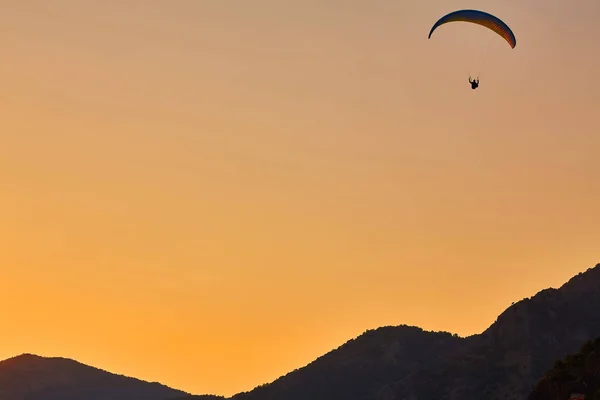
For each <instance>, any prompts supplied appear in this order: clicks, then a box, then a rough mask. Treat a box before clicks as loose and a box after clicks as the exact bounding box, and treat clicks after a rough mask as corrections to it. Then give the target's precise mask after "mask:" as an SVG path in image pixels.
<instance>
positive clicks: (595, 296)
mask: <svg viewBox="0 0 600 400" xmlns="http://www.w3.org/2000/svg"><path fill="white" fill-rule="evenodd" d="M459 317H460V316H457V318H459ZM597 337H600V264H598V265H596V267H595V268H590V269H588V270H587V271H586V272H584V273H580V274H578V275H577V276H575V277H573V278H572V279H571V280H569V281H568V282H567V283H565V284H564V285H563V286H562V287H560V288H559V289H545V290H542V291H541V292H539V293H538V294H536V295H535V296H534V297H532V298H527V299H524V300H521V301H519V302H517V303H515V304H513V305H512V306H510V307H508V309H506V310H505V311H504V312H503V313H502V314H501V315H500V316H499V317H498V318H497V320H496V322H494V324H492V325H491V326H490V327H489V328H488V329H487V330H485V331H484V332H483V333H481V334H478V335H473V336H469V337H467V338H461V337H458V336H457V335H452V334H450V333H448V332H427V331H424V330H422V329H420V328H417V327H409V326H397V327H382V328H379V329H375V330H369V331H367V332H365V333H364V334H362V335H360V336H359V337H357V338H356V339H352V340H350V341H348V342H347V343H345V344H343V345H342V346H340V347H338V348H337V349H335V350H332V351H331V352H329V353H327V354H325V355H323V356H321V357H319V358H318V359H316V360H315V361H313V362H311V363H310V364H308V365H306V366H305V367H302V368H299V369H297V370H295V371H292V372H290V373H288V374H286V375H285V376H282V377H281V378H279V379H277V380H275V381H274V382H272V383H269V384H265V385H261V386H259V387H257V388H255V389H254V390H251V391H249V392H245V393H239V394H237V395H235V396H233V397H232V398H231V399H232V400H464V399H469V400H479V399H481V400H523V399H526V398H527V395H529V394H530V393H531V392H532V390H533V389H534V385H535V384H536V383H537V382H538V381H540V379H542V377H543V376H544V373H545V371H548V370H549V369H550V368H552V366H553V365H554V362H555V360H557V359H561V358H563V357H565V356H566V355H567V354H571V353H575V352H576V351H577V350H578V349H579V348H580V347H581V346H582V345H583V344H584V343H585V342H587V341H589V340H592V339H594V338H597ZM540 390H542V389H540ZM540 393H541V392H540ZM0 399H1V400H75V399H77V400H138V399H139V400H223V399H224V398H223V397H219V396H192V395H189V394H187V393H184V392H181V391H176V390H173V389H170V388H167V387H165V386H162V385H158V384H156V383H154V384H150V383H146V382H142V381H139V380H135V379H132V378H126V377H122V376H117V375H113V374H109V373H107V372H104V371H100V370H97V369H95V368H91V367H88V366H85V365H82V364H79V363H77V362H74V361H71V360H65V359H54V358H51V359H48V358H41V357H36V356H31V355H23V356H20V357H16V358H14V359H10V360H6V361H3V362H0ZM529 400H541V398H531V399H529ZM544 400H552V399H544ZM558 400H561V399H558ZM590 400H592V399H590ZM593 400H600V399H593Z"/></svg>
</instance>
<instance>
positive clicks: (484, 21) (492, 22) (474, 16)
mask: <svg viewBox="0 0 600 400" xmlns="http://www.w3.org/2000/svg"><path fill="white" fill-rule="evenodd" d="M449 22H469V23H473V24H477V25H480V26H483V27H485V28H488V29H490V30H492V31H493V32H495V33H496V34H498V35H499V36H500V37H502V38H503V39H504V40H505V41H506V42H507V43H508V45H509V46H510V47H511V49H514V48H515V46H516V45H517V38H516V37H515V34H514V33H513V31H512V30H511V29H510V27H509V26H508V25H507V24H506V23H505V22H504V21H502V20H501V19H500V18H498V17H496V16H494V15H492V14H489V13H486V12H484V11H478V10H458V11H453V12H451V13H449V14H446V15H444V16H443V17H441V18H440V19H439V20H437V22H436V23H435V24H433V26H432V27H431V30H430V31H429V36H428V39H431V35H432V34H433V32H434V31H435V30H436V29H437V28H438V27H440V26H441V25H444V24H447V23H449ZM469 83H470V84H471V88H472V89H477V87H479V78H476V79H475V80H472V79H471V77H469Z"/></svg>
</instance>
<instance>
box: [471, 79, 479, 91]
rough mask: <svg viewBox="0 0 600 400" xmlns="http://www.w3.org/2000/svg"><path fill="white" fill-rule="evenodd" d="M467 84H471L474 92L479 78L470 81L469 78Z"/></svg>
mask: <svg viewBox="0 0 600 400" xmlns="http://www.w3.org/2000/svg"><path fill="white" fill-rule="evenodd" d="M469 83H470V84H471V89H473V90H475V89H477V88H478V87H479V78H477V79H473V80H471V77H469Z"/></svg>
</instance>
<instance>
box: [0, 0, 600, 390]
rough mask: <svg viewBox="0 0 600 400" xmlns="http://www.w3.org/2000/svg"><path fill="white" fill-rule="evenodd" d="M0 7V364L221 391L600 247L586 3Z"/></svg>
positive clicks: (484, 309) (485, 315)
mask: <svg viewBox="0 0 600 400" xmlns="http://www.w3.org/2000/svg"><path fill="white" fill-rule="evenodd" d="M0 3H1V4H2V9H1V12H0V30H1V32H0V45H1V46H0V49H1V53H0V54H1V55H0V79H1V82H2V83H1V84H0V113H1V117H0V178H1V179H0V184H1V186H0V187H1V192H0V240H1V241H0V243H1V245H0V246H1V247H0V304H1V305H2V306H1V307H2V313H1V315H2V328H1V329H0V359H4V358H8V357H12V356H14V355H17V354H20V353H25V352H27V353H36V354H40V355H47V356H62V357H69V358H74V359H77V360H78V361H81V362H84V363H86V364H91V365H94V366H97V367H100V368H103V369H107V370H109V371H112V372H117V373H121V374H125V375H130V376H135V377H138V378H141V379H145V380H152V381H160V382H162V383H164V384H167V385H169V386H172V387H176V388H179V389H182V390H186V391H189V392H193V393H216V394H223V395H231V394H233V393H236V392H239V391H242V390H249V389H251V388H253V387H254V386H256V385H258V384H262V383H265V382H268V381H271V380H273V379H275V378H277V377H279V376H280V375H282V374H285V373H286V372H288V371H290V370H292V369H295V368H298V367H301V366H303V365H305V364H306V363H308V362H310V361H311V360H313V359H315V358H316V357H318V356H319V355H321V354H323V353H325V352H327V351H329V350H331V349H333V348H335V347H337V346H339V345H340V344H342V343H343V342H345V341H346V340H348V339H350V338H352V337H355V336H357V335H359V334H360V333H362V332H364V331H365V330H366V329H371V328H376V327H378V326H381V325H398V324H409V325H418V326H420V327H422V328H424V329H427V330H443V331H450V332H453V333H458V334H460V335H470V334H474V333H479V332H481V331H483V330H484V329H485V328H487V327H488V326H489V325H490V324H491V323H493V322H494V320H495V318H496V316H497V315H498V314H499V313H501V312H502V311H503V310H504V309H505V308H506V307H508V306H509V305H510V303H511V302H513V301H518V300H520V299H522V298H524V297H529V296H531V295H533V294H535V293H536V292H537V291H539V290H541V289H543V288H546V287H549V286H553V287H556V286H559V285H561V284H562V283H563V282H565V281H566V280H568V279H569V278H570V277H571V276H573V275H575V274H577V273H578V272H580V271H583V270H585V269H587V268H589V267H592V266H593V265H594V264H595V263H596V262H598V261H600V260H599V258H598V256H599V253H598V251H599V250H600V233H599V231H598V227H599V226H600V161H599V157H598V154H600V153H599V149H600V133H599V132H600V114H599V112H600V111H599V110H600V107H599V106H600V83H599V80H598V72H599V71H600V42H599V41H598V37H600V27H599V25H598V22H597V21H598V19H599V17H600V2H599V1H598V0H572V1H564V0H560V1H559V0H531V1H522V0H510V1H499V0H494V1H482V0H479V1H474V0H465V1H462V2H459V1H448V0H411V1H405V0H394V1H392V0H368V1H367V0H361V1H358V0H302V1H300V0H294V1H283V0H245V1H222V0H221V1H218V0H185V1H184V0H161V1H158V0H136V1H134V0H96V1H92V0H57V1H52V2H50V1H46V0H36V1H33V0H18V1H17V0H15V1H8V0H4V1H1V2H0ZM460 8H478V9H482V10H485V11H488V12H492V13H494V14H496V15H498V16H499V17H501V18H502V19H504V20H505V21H506V22H507V23H508V24H509V25H510V26H511V27H512V28H513V30H514V31H515V33H516V36H517V47H516V48H515V49H514V50H512V49H510V47H509V46H508V45H507V43H506V42H504V41H503V40H502V39H501V38H500V37H498V36H496V35H494V34H493V33H492V32H489V31H487V30H486V29H485V28H481V27H476V26H474V25H469V24H454V25H452V26H450V25H446V26H444V27H441V28H440V29H439V30H438V31H437V32H436V33H434V35H433V37H432V38H431V39H430V40H428V39H427V34H428V32H429V28H430V27H431V25H432V24H433V23H434V22H435V21H436V19H437V18H439V17H440V16H442V15H443V14H445V13H447V12H450V11H453V10H455V9H460ZM480 65H482V66H483V67H482V69H481V87H480V88H479V89H478V90H476V91H473V90H471V88H470V86H469V84H468V82H467V77H468V75H469V73H477V72H479V67H480ZM580 80H583V81H580Z"/></svg>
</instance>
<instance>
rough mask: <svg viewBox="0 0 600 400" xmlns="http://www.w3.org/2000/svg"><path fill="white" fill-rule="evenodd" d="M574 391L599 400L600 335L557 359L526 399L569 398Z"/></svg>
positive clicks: (561, 399)
mask: <svg viewBox="0 0 600 400" xmlns="http://www.w3.org/2000/svg"><path fill="white" fill-rule="evenodd" d="M575 393H577V394H583V395H585V398H586V399H590V400H600V337H599V338H597V339H595V340H593V341H589V342H587V343H586V344H585V345H583V346H582V348H581V350H580V351H579V353H577V354H570V355H568V356H567V357H565V358H564V359H563V360H558V361H556V362H555V363H554V367H553V368H552V369H551V370H549V371H548V372H547V373H546V374H545V375H544V378H543V379H542V380H541V381H540V382H539V383H538V384H537V385H536V387H535V389H534V390H533V392H532V393H531V394H530V395H529V397H528V398H527V400H568V399H569V397H570V396H571V395H572V394H575Z"/></svg>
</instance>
